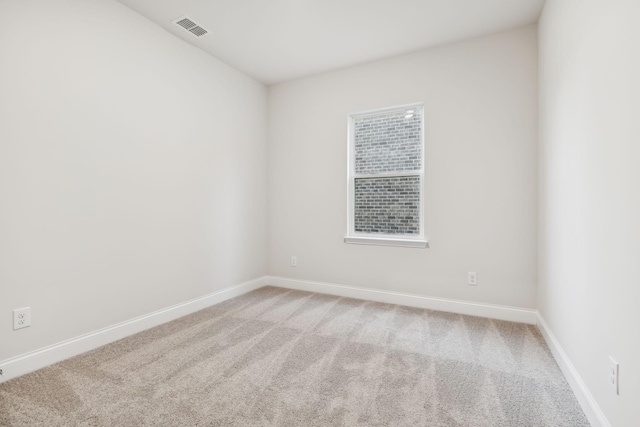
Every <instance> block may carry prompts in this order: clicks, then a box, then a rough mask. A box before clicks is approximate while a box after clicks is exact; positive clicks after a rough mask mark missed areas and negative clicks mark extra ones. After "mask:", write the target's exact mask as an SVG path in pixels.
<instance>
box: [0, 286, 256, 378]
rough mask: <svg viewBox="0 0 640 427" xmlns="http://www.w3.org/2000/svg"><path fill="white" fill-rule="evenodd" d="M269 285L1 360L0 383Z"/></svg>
mask: <svg viewBox="0 0 640 427" xmlns="http://www.w3.org/2000/svg"><path fill="white" fill-rule="evenodd" d="M266 285H267V276H262V277H258V278H256V279H253V280H249V281H247V282H244V283H241V284H239V285H235V286H230V287H227V288H225V289H221V290H219V291H216V292H212V293H210V294H207V295H203V296H201V297H198V298H194V299H192V300H189V301H185V302H182V303H179V304H175V305H172V306H170V307H166V308H163V309H160V310H156V311H154V312H151V313H148V314H145V315H142V316H138V317H135V318H133V319H130V320H125V321H124V322H120V323H117V324H115V325H111V326H107V327H105V328H102V329H98V330H96V331H93V332H89V333H87V334H83V335H80V336H78V337H75V338H71V339H68V340H65V341H61V342H58V343H56V344H52V345H49V346H46V347H43V348H40V349H37V350H34V351H30V352H28V353H25V354H22V355H19V356H15V357H12V358H9V359H6V360H3V361H0V370H2V376H0V383H3V382H6V381H9V380H10V379H12V378H16V377H19V376H21V375H24V374H27V373H29V372H33V371H36V370H38V369H41V368H44V367H46V366H49V365H52V364H54V363H57V362H61V361H63V360H65V359H68V358H70V357H73V356H77V355H79V354H82V353H84V352H87V351H90V350H93V349H95V348H98V347H101V346H103V345H106V344H109V343H112V342H114V341H117V340H119V339H122V338H125V337H127V336H130V335H133V334H136V333H138V332H142V331H144V330H146V329H149V328H152V327H154V326H158V325H161V324H163V323H166V322H169V321H171V320H175V319H178V318H180V317H183V316H186V315H188V314H191V313H195V312H196V311H199V310H202V309H204V308H207V307H210V306H212V305H215V304H218V303H221V302H223V301H226V300H228V299H231V298H234V297H237V296H240V295H243V294H246V293H248V292H251V291H253V290H256V289H259V288H261V287H264V286H266Z"/></svg>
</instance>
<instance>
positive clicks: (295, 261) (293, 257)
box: [291, 256, 298, 267]
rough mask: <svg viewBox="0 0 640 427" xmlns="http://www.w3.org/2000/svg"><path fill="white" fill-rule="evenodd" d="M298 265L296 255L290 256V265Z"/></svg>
mask: <svg viewBox="0 0 640 427" xmlns="http://www.w3.org/2000/svg"><path fill="white" fill-rule="evenodd" d="M297 266H298V257H295V256H292V257H291V267H297Z"/></svg>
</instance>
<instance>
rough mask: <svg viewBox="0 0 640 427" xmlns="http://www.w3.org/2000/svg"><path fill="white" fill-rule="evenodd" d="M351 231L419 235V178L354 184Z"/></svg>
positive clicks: (367, 180)
mask: <svg viewBox="0 0 640 427" xmlns="http://www.w3.org/2000/svg"><path fill="white" fill-rule="evenodd" d="M354 204H355V207H354V217H355V218H354V230H355V231H356V232H361V233H371V234H419V233H420V211H419V209H420V177H419V176H397V177H384V178H361V179H356V182H355V197H354Z"/></svg>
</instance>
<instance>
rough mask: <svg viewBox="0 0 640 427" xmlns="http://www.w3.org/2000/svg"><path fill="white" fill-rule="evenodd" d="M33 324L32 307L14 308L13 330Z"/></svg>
mask: <svg viewBox="0 0 640 427" xmlns="http://www.w3.org/2000/svg"><path fill="white" fill-rule="evenodd" d="M29 326H31V307H24V308H16V309H15V310H13V330H14V331H15V330H16V329H22V328H27V327H29Z"/></svg>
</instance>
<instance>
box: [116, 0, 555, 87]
mask: <svg viewBox="0 0 640 427" xmlns="http://www.w3.org/2000/svg"><path fill="white" fill-rule="evenodd" d="M119 1H120V2H121V3H123V4H125V5H127V6H129V7H130V8H131V9H133V10H135V11H137V12H139V13H140V14H142V15H144V16H146V17H147V18H149V19H150V20H152V21H154V22H156V23H157V24H158V25H160V26H162V27H164V28H165V29H166V30H167V31H169V32H170V33H172V34H175V35H176V36H177V37H180V38H181V39H184V40H185V41H187V42H189V43H191V44H193V45H194V46H197V47H199V48H201V49H202V50H204V51H206V52H209V53H210V54H212V55H214V56H215V57H217V58H219V59H221V60H222V61H224V62H226V63H227V64H229V65H231V66H233V67H235V68H237V69H238V70H240V71H242V72H244V73H245V74H247V75H249V76H251V77H253V78H255V79H257V80H259V81H261V82H263V83H265V84H272V83H279V82H283V81H287V80H292V79H296V78H299V77H304V76H309V75H313V74H318V73H322V72H325V71H330V70H335V69H339V68H344V67H348V66H351V65H356V64H361V63H365V62H369V61H373V60H377V59H382V58H386V57H390V56H394V55H399V54H402V53H407V52H411V51H415V50H419V49H423V48H427V47H431V46H436V45H440V44H443V43H448V42H453V41H458V40H463V39H468V38H472V37H477V36H481V35H485V34H491V33H496V32H500V31H504V30H508V29H511V28H516V27H520V26H523V25H527V24H532V23H535V22H537V20H538V17H539V16H540V11H541V10H542V6H543V4H544V0H162V1H158V0H119ZM184 15H186V16H188V17H189V18H190V19H191V20H193V21H194V22H195V23H197V24H198V25H200V26H201V27H203V28H205V29H206V30H207V31H208V32H209V33H208V34H206V35H205V36H202V37H196V36H194V35H193V34H191V33H189V32H188V31H186V30H184V29H183V28H181V27H179V26H177V25H176V24H174V23H173V22H174V21H175V20H176V19H177V18H180V17H182V16H184Z"/></svg>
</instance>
